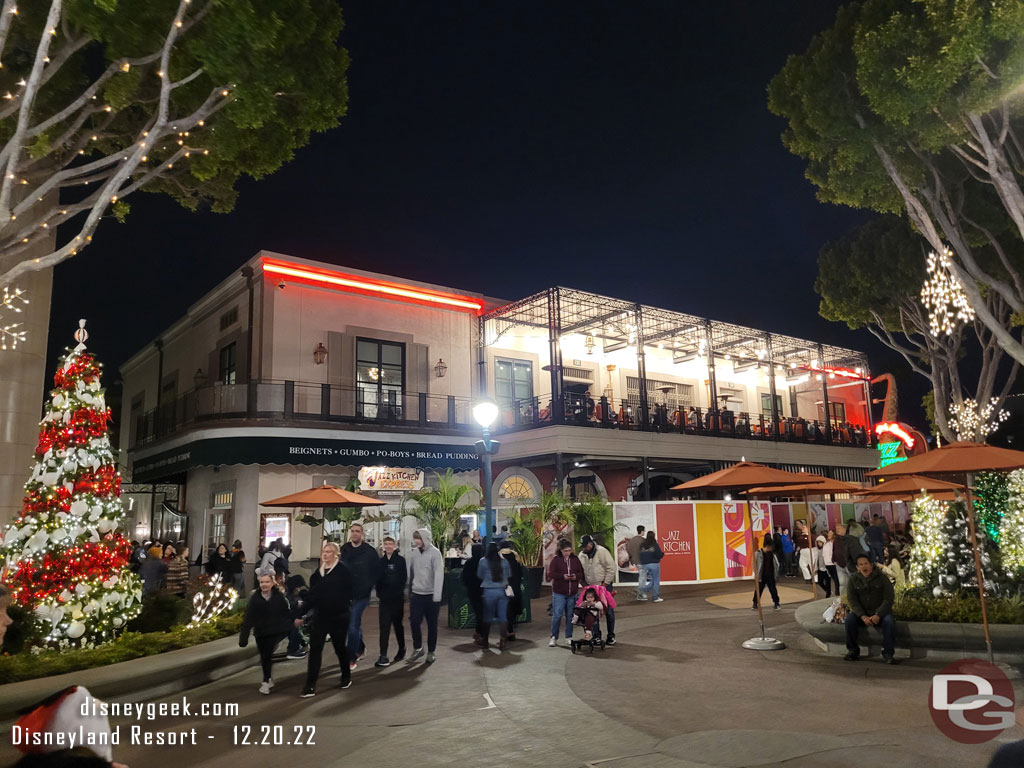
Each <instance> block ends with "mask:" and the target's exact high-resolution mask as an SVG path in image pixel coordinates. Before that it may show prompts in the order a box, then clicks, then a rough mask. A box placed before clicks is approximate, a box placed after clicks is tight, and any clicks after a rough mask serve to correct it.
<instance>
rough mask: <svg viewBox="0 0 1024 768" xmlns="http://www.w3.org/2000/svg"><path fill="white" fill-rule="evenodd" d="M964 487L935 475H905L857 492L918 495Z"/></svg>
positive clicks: (863, 493) (956, 489)
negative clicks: (939, 478)
mask: <svg viewBox="0 0 1024 768" xmlns="http://www.w3.org/2000/svg"><path fill="white" fill-rule="evenodd" d="M901 463H902V462H901ZM869 474H870V473H869ZM963 488H964V487H963V486H962V485H960V484H959V483H951V482H949V481H948V480H938V479H936V478H934V477H925V476H924V475H904V476H901V477H896V478H894V479H892V480H886V481H885V482H884V483H881V484H880V485H876V486H875V487H874V488H861V489H860V490H858V491H856V493H859V494H862V495H865V496H867V495H877V494H881V493H884V494H897V493H898V494H904V495H906V494H909V495H912V496H917V495H920V494H922V493H926V492H929V491H962V490H963Z"/></svg>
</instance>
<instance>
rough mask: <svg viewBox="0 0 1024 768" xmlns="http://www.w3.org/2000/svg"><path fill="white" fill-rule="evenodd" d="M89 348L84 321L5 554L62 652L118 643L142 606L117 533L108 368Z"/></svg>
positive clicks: (21, 600) (13, 579) (2, 549)
mask: <svg viewBox="0 0 1024 768" xmlns="http://www.w3.org/2000/svg"><path fill="white" fill-rule="evenodd" d="M86 339H88V333H86V330H85V321H84V320H81V321H79V328H78V330H77V331H76V332H75V340H76V341H78V345H77V346H76V347H75V348H74V349H73V350H71V351H69V352H68V353H67V355H66V357H65V358H64V362H63V365H62V366H61V367H60V368H59V369H58V370H57V373H56V374H55V375H54V389H53V390H52V391H51V392H50V401H49V404H48V407H47V411H46V415H45V416H44V417H43V420H42V422H41V424H40V427H39V440H38V442H37V444H36V450H35V458H36V464H35V466H34V468H33V470H32V475H31V476H30V477H29V480H28V482H27V483H25V496H24V499H23V501H22V507H21V514H20V515H19V516H18V519H17V520H15V521H14V523H13V524H12V525H10V526H8V527H7V529H6V530H5V531H4V533H3V544H2V545H0V561H2V562H3V563H4V564H5V565H6V566H7V567H8V568H9V569H10V576H9V583H10V585H11V587H12V589H13V592H14V599H15V601H16V602H17V603H18V604H19V605H22V606H24V607H26V608H30V609H32V610H33V611H34V615H35V618H36V622H37V624H38V627H39V630H40V633H41V634H42V636H43V637H44V639H45V641H46V642H48V643H50V644H53V645H57V646H61V647H66V646H91V645H95V644H98V643H102V642H105V641H108V640H112V639H113V638H114V636H115V635H116V633H117V632H118V631H120V630H121V629H123V628H124V626H125V624H127V622H128V621H129V620H130V619H131V618H133V617H134V616H136V615H137V614H138V612H139V610H140V608H141V599H142V585H141V582H140V581H139V578H138V576H136V575H135V574H133V573H132V572H131V571H130V570H129V569H128V560H129V556H130V554H131V547H130V545H129V543H128V542H127V540H126V539H125V538H124V536H122V535H121V534H120V533H119V532H118V526H119V525H120V523H121V522H122V519H123V515H124V511H123V508H122V505H121V502H120V500H119V497H120V495H121V476H120V474H119V473H118V471H117V462H116V459H115V457H114V454H113V451H112V450H111V447H110V440H109V437H108V435H107V423H108V421H109V420H110V411H109V409H108V408H107V405H106V400H105V397H104V391H103V389H102V388H101V387H100V372H101V366H100V364H99V363H98V362H96V359H95V358H94V357H93V356H92V355H91V354H89V353H88V352H86V351H85V341H86Z"/></svg>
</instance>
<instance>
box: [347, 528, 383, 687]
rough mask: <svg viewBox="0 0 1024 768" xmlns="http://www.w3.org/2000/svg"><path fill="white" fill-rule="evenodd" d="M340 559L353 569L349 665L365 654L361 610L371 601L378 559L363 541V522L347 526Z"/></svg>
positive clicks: (349, 623) (354, 665) (354, 663)
mask: <svg viewBox="0 0 1024 768" xmlns="http://www.w3.org/2000/svg"><path fill="white" fill-rule="evenodd" d="M341 562H342V563H344V564H345V567H346V568H348V569H349V571H351V572H352V615H351V616H350V617H349V621H348V645H347V646H346V647H347V648H348V652H349V657H350V659H351V661H349V666H350V667H351V668H352V669H355V668H356V664H357V663H358V662H359V660H360V659H361V658H363V654H365V653H366V644H365V643H364V642H363V611H365V610H366V607H367V606H368V605H369V604H370V591H371V590H372V589H373V586H374V584H376V583H377V578H378V576H379V575H380V574H379V568H380V565H381V562H380V558H379V557H378V556H377V552H376V550H375V549H374V548H373V547H371V546H370V545H369V544H367V543H366V542H365V541H364V540H363V525H362V523H352V524H351V525H350V526H349V527H348V542H347V543H346V544H345V546H343V547H342V548H341Z"/></svg>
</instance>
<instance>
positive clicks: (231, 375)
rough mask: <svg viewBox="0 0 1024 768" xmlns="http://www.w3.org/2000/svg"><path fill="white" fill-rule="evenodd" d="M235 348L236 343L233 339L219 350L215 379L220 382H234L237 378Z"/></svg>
mask: <svg viewBox="0 0 1024 768" xmlns="http://www.w3.org/2000/svg"><path fill="white" fill-rule="evenodd" d="M236 350H237V345H236V343H235V342H233V341H232V342H231V343H230V344H228V345H227V346H226V347H222V348H221V350H220V366H219V368H218V372H217V380H218V381H219V382H220V383H221V384H235V383H236V382H237V380H238V374H237V371H236V364H237V363H236V354H235V352H236Z"/></svg>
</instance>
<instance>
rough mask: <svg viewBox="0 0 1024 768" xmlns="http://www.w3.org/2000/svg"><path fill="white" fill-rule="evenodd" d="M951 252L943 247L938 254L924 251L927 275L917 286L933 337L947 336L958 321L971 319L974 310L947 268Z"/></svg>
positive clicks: (967, 321)
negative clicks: (926, 258)
mask: <svg viewBox="0 0 1024 768" xmlns="http://www.w3.org/2000/svg"><path fill="white" fill-rule="evenodd" d="M952 262H953V252H952V251H951V250H949V248H946V249H944V250H943V252H942V255H941V256H938V255H936V253H935V252H934V251H932V252H931V253H929V254H928V267H927V269H928V277H927V278H926V279H925V281H924V285H923V286H921V303H922V304H923V305H924V308H925V309H927V310H928V324H929V326H930V328H931V332H932V335H933V336H943V335H945V336H950V335H952V333H953V331H954V330H956V329H957V328H958V327H959V326H960V324H961V323H969V322H971V321H972V320H974V309H973V308H972V307H971V305H970V302H968V301H967V294H966V293H965V292H964V287H963V285H962V284H961V283H960V281H959V280H958V279H957V278H956V276H955V275H954V274H953V272H952V270H951V269H950V267H951V265H952Z"/></svg>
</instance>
